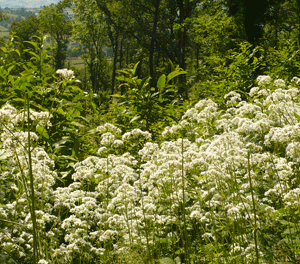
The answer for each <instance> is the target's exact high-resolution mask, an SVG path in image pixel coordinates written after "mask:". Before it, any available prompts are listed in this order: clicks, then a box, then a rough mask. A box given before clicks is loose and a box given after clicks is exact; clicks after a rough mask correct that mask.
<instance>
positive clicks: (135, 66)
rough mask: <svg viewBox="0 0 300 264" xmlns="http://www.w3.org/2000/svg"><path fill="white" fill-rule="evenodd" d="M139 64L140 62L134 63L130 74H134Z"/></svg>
mask: <svg viewBox="0 0 300 264" xmlns="http://www.w3.org/2000/svg"><path fill="white" fill-rule="evenodd" d="M139 64H140V62H138V63H136V64H135V65H134V67H133V70H132V75H133V76H135V73H136V69H137V67H138V65H139Z"/></svg>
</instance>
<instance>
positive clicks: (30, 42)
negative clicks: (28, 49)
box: [23, 41, 40, 50]
mask: <svg viewBox="0 0 300 264" xmlns="http://www.w3.org/2000/svg"><path fill="white" fill-rule="evenodd" d="M23 42H25V43H29V44H31V45H32V46H34V47H35V48H36V49H37V50H39V49H40V47H39V46H38V44H37V43H35V42H33V41H23Z"/></svg>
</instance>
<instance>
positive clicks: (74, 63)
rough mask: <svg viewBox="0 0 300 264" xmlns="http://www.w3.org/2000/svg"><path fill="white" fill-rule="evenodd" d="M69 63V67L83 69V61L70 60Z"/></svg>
mask: <svg viewBox="0 0 300 264" xmlns="http://www.w3.org/2000/svg"><path fill="white" fill-rule="evenodd" d="M70 63H71V65H73V66H75V67H76V68H78V69H82V68H84V60H83V59H82V58H80V57H77V58H76V57H73V58H70Z"/></svg>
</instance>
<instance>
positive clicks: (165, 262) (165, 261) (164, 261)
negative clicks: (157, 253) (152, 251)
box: [158, 258, 175, 264]
mask: <svg viewBox="0 0 300 264" xmlns="http://www.w3.org/2000/svg"><path fill="white" fill-rule="evenodd" d="M158 262H159V264H175V262H174V261H173V260H172V259H170V258H161V259H159V260H158Z"/></svg>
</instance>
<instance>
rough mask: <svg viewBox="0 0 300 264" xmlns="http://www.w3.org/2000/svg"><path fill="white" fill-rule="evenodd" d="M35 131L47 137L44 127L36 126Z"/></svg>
mask: <svg viewBox="0 0 300 264" xmlns="http://www.w3.org/2000/svg"><path fill="white" fill-rule="evenodd" d="M36 131H37V132H38V133H39V134H40V135H41V136H42V137H44V138H46V139H49V135H48V133H47V129H46V128H45V127H37V128H36Z"/></svg>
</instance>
